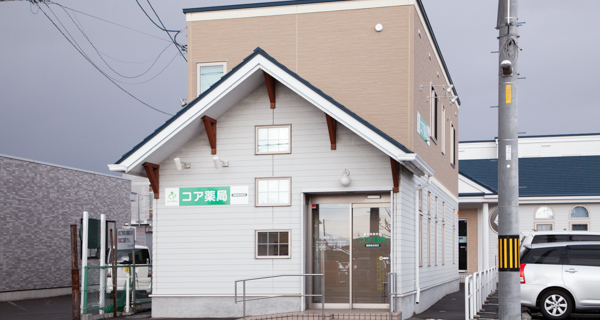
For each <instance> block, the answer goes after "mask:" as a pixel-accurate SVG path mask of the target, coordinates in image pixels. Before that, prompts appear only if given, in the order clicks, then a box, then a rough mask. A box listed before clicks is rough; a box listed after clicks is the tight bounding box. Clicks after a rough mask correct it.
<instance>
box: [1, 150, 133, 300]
mask: <svg viewBox="0 0 600 320" xmlns="http://www.w3.org/2000/svg"><path fill="white" fill-rule="evenodd" d="M130 192H131V181H130V180H127V179H123V178H121V177H113V176H109V175H104V174H98V173H93V172H87V171H82V170H77V169H72V168H66V167H60V166H55V165H51V164H45V163H40V162H35V161H31V160H25V159H19V158H13V157H8V156H2V155H0V221H1V223H0V294H2V293H7V292H14V291H23V290H43V289H55V288H64V287H70V286H71V249H70V227H69V226H70V225H71V224H77V225H78V228H79V224H80V220H81V217H82V212H83V211H88V212H89V213H90V218H98V219H99V218H100V214H101V213H105V214H106V215H107V219H109V220H116V222H117V226H122V225H123V223H125V222H128V221H129V215H130V203H129V202H130V197H129V195H130ZM97 263H98V261H97V260H96V261H95V260H91V261H90V265H93V264H97ZM3 296H6V294H4V295H3Z"/></svg>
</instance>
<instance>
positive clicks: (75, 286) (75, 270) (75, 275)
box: [71, 224, 81, 320]
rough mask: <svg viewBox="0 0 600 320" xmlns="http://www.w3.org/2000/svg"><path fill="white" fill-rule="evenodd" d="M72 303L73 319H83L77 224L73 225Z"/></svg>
mask: <svg viewBox="0 0 600 320" xmlns="http://www.w3.org/2000/svg"><path fill="white" fill-rule="evenodd" d="M71 291H72V292H73V293H72V294H71V304H72V308H73V320H79V319H81V314H80V310H79V304H80V303H81V301H80V300H79V299H80V298H81V296H80V295H79V259H78V258H77V225H76V224H72V225H71Z"/></svg>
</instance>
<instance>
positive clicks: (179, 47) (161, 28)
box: [135, 0, 187, 62]
mask: <svg viewBox="0 0 600 320" xmlns="http://www.w3.org/2000/svg"><path fill="white" fill-rule="evenodd" d="M146 1H148V5H150V8H151V9H152V11H153V12H154V15H155V16H156V17H157V18H158V21H159V22H160V24H161V25H162V27H160V26H159V25H158V24H157V23H156V22H154V20H152V18H151V17H150V16H149V15H148V13H147V12H146V10H144V7H142V5H141V4H140V2H139V1H138V0H135V2H136V3H137V4H138V6H139V7H140V9H142V11H143V12H144V14H145V15H146V17H148V19H150V21H152V23H153V24H154V25H155V26H156V27H158V28H159V29H160V30H163V31H165V32H166V33H167V34H168V35H169V38H171V41H172V42H173V44H174V45H175V47H176V48H177V50H179V53H180V54H181V57H182V58H183V60H185V62H187V58H186V57H185V56H184V55H183V52H182V51H181V48H182V47H183V46H182V45H180V44H179V43H177V41H176V40H175V39H174V38H173V37H172V36H171V32H176V34H175V38H177V35H178V34H179V33H180V32H181V30H168V29H167V28H166V27H165V25H164V23H162V20H160V17H159V16H158V14H157V13H156V11H155V10H154V7H152V4H151V3H150V0H146Z"/></svg>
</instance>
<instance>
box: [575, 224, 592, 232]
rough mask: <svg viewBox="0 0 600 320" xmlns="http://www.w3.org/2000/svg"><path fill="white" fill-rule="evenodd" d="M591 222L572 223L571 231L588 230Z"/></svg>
mask: <svg viewBox="0 0 600 320" xmlns="http://www.w3.org/2000/svg"><path fill="white" fill-rule="evenodd" d="M589 227H590V224H589V223H571V231H588V230H589Z"/></svg>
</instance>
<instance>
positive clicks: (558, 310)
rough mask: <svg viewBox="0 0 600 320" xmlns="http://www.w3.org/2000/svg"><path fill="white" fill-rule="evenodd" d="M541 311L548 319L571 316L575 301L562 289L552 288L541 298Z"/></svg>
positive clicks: (553, 319)
mask: <svg viewBox="0 0 600 320" xmlns="http://www.w3.org/2000/svg"><path fill="white" fill-rule="evenodd" d="M539 307H540V311H541V312H542V314H543V315H544V318H546V319H552V320H562V319H566V318H568V317H569V315H570V314H571V311H572V310H573V302H571V298H570V297H569V295H568V294H567V293H566V292H564V291H562V290H550V291H548V292H546V293H544V295H542V298H541V299H540V306H539Z"/></svg>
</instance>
